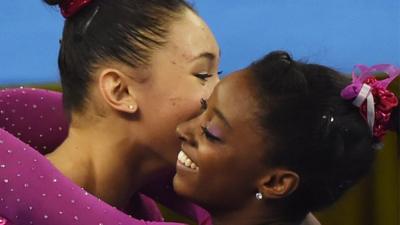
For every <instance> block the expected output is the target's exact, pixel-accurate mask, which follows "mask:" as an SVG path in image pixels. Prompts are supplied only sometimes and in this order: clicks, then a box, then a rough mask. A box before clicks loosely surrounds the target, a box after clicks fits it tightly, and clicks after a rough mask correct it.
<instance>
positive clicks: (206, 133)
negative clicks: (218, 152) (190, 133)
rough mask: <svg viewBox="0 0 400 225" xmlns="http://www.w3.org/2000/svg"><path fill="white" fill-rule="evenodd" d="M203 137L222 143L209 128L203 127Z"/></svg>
mask: <svg viewBox="0 0 400 225" xmlns="http://www.w3.org/2000/svg"><path fill="white" fill-rule="evenodd" d="M201 130H202V135H204V136H205V137H206V138H207V139H208V140H210V141H221V140H220V139H219V138H218V137H215V136H214V135H212V134H211V133H210V131H208V129H207V127H204V126H201Z"/></svg>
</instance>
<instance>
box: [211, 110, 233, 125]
mask: <svg viewBox="0 0 400 225" xmlns="http://www.w3.org/2000/svg"><path fill="white" fill-rule="evenodd" d="M213 112H214V113H215V114H216V115H217V117H218V118H220V119H221V120H222V121H223V122H224V123H225V124H226V125H227V126H228V127H229V128H230V129H232V126H231V125H230V124H229V122H228V120H227V119H226V118H225V116H224V114H223V113H222V112H221V111H219V110H218V109H217V108H213Z"/></svg>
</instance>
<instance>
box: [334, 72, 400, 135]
mask: <svg viewBox="0 0 400 225" xmlns="http://www.w3.org/2000/svg"><path fill="white" fill-rule="evenodd" d="M356 69H358V70H359V75H356ZM379 72H381V73H385V74H386V75H387V76H388V77H387V78H385V79H383V80H377V79H376V78H375V75H376V74H377V73H379ZM399 75H400V68H398V67H395V66H394V65H390V64H379V65H375V66H371V67H368V66H365V65H355V67H354V70H353V72H352V78H353V81H352V83H351V84H349V85H348V86H346V87H345V88H344V89H343V90H342V92H341V96H342V98H344V99H346V100H353V105H355V106H357V107H359V108H360V113H361V115H362V116H363V118H364V119H365V120H366V121H367V122H368V126H369V127H370V129H371V132H372V135H373V136H374V137H377V138H378V139H381V138H382V137H383V135H385V133H386V130H387V129H388V124H389V121H390V116H391V113H392V111H393V109H394V108H395V107H396V106H397V105H398V99H397V97H396V95H395V94H394V93H393V92H391V91H389V90H388V89H387V87H388V86H389V84H390V83H391V82H392V81H393V80H394V79H396V77H398V76H399Z"/></svg>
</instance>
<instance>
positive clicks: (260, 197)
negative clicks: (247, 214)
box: [256, 192, 263, 200]
mask: <svg viewBox="0 0 400 225" xmlns="http://www.w3.org/2000/svg"><path fill="white" fill-rule="evenodd" d="M262 198H263V196H262V194H261V193H260V192H257V194H256V199H257V200H261V199H262Z"/></svg>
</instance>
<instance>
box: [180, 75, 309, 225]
mask: <svg viewBox="0 0 400 225" xmlns="http://www.w3.org/2000/svg"><path fill="white" fill-rule="evenodd" d="M249 73H250V72H249V71H248V70H241V71H238V72H235V73H233V74H232V75H230V76H228V77H227V78H225V79H224V80H222V81H221V82H220V83H219V84H218V85H217V87H216V88H215V90H214V92H213V94H212V95H211V97H210V99H209V101H208V105H207V109H206V110H205V111H204V112H203V114H202V115H200V116H198V117H197V118H194V119H192V120H191V121H188V122H185V123H183V124H181V125H180V126H178V128H177V133H178V134H179V136H180V138H181V140H182V145H181V149H182V151H183V152H184V153H185V154H186V155H187V156H188V157H189V158H190V159H191V161H192V162H194V163H195V164H196V165H197V167H198V168H196V169H189V168H187V167H185V166H183V164H182V163H181V162H180V161H179V160H178V162H177V173H176V175H175V177H174V188H175V190H176V191H177V193H179V194H181V195H183V196H185V197H187V198H189V199H191V200H193V201H195V202H197V203H199V204H200V205H202V206H204V207H205V208H206V209H208V210H209V211H210V212H211V214H212V216H213V220H214V222H215V224H230V225H232V224H241V225H252V224H275V223H276V222H279V223H280V224H281V223H285V224H286V223H287V224H299V223H300V221H301V219H302V218H296V219H294V218H292V216H291V215H290V210H288V211H286V208H285V204H284V203H283V201H276V200H279V199H283V198H285V197H286V196H288V195H290V194H291V193H292V192H293V191H294V190H295V189H296V188H297V185H298V182H299V177H298V176H297V174H296V173H294V172H292V171H290V170H287V169H285V168H273V167H269V166H268V165H266V162H265V157H268V147H267V146H268V134H266V132H265V130H263V129H262V128H261V127H260V125H259V121H258V119H257V115H258V113H259V110H258V104H257V101H256V99H257V97H256V96H255V93H254V88H252V87H254V83H253V80H252V78H251V75H250V74H249ZM257 192H260V193H261V194H262V195H263V199H262V200H257V199H256V197H255V194H256V193H257ZM303 216H305V214H304V215H303Z"/></svg>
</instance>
